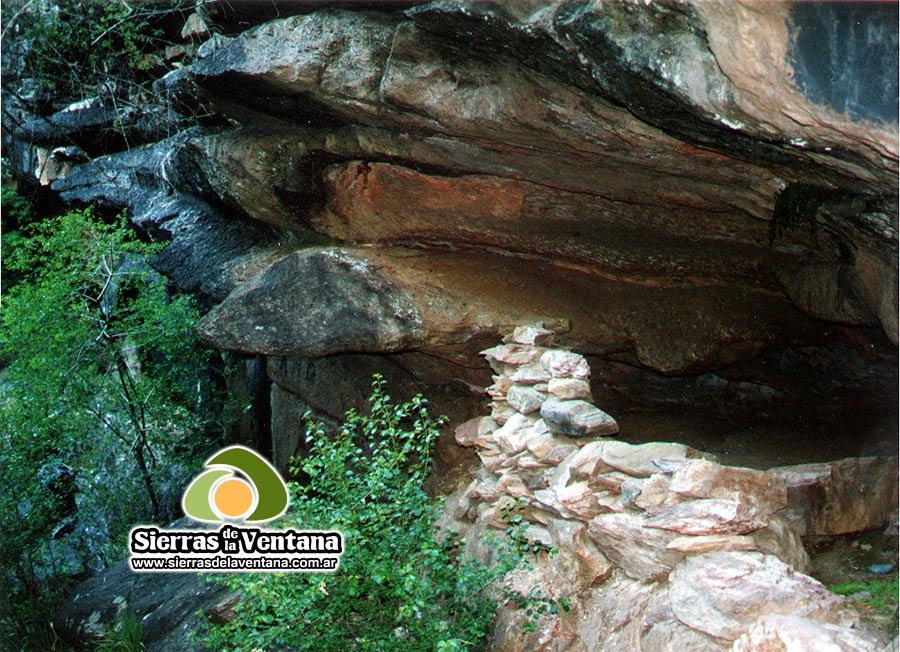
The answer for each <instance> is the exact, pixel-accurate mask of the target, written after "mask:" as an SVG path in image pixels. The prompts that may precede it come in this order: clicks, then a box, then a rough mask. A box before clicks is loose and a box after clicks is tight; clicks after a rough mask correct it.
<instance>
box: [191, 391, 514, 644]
mask: <svg viewBox="0 0 900 652" xmlns="http://www.w3.org/2000/svg"><path fill="white" fill-rule="evenodd" d="M439 425H440V420H438V419H434V418H433V417H432V416H431V415H430V414H429V412H428V406H427V402H426V400H425V399H423V398H422V397H421V396H416V397H414V398H413V399H412V400H410V401H408V402H406V403H401V404H394V403H392V402H391V400H390V397H389V396H387V395H386V394H385V391H384V381H383V380H382V379H381V378H380V377H378V376H376V377H375V381H374V383H373V390H372V395H371V398H370V399H369V413H368V414H359V413H357V412H355V411H351V412H349V413H348V414H347V417H346V421H345V422H344V424H343V426H342V428H341V430H340V431H339V432H338V433H337V434H336V435H331V434H326V432H325V430H324V428H323V427H322V426H321V425H320V424H318V423H316V422H314V421H312V420H309V419H308V420H307V437H308V442H309V443H310V450H309V454H308V456H307V457H306V458H305V459H303V460H301V461H300V465H299V468H298V469H297V471H298V472H300V473H302V474H303V476H304V477H305V478H306V480H305V481H304V482H303V483H301V484H296V483H292V495H293V501H292V507H291V509H290V511H289V512H288V514H287V515H286V516H285V517H283V519H282V521H281V522H280V525H282V526H288V525H290V526H294V527H304V528H307V529H325V528H328V529H330V528H334V529H337V530H340V531H341V532H343V534H344V539H345V552H344V555H343V557H342V559H341V566H340V568H339V569H338V570H337V572H336V573H334V574H333V575H332V574H299V573H298V574H290V573H283V574H265V575H263V574H252V575H251V574H246V575H240V576H237V577H232V578H229V579H227V580H224V581H226V582H227V583H228V584H229V585H230V586H231V587H233V588H234V589H237V590H240V591H241V592H242V593H243V599H242V600H241V601H240V603H239V607H238V609H237V615H236V617H235V618H233V619H232V620H231V621H230V622H228V623H226V624H224V625H219V626H211V628H210V629H209V631H208V632H207V636H206V643H207V644H208V645H209V646H210V647H212V648H213V649H217V650H248V649H264V650H270V649H290V650H316V651H328V650H377V651H379V652H389V651H391V650H397V651H400V650H403V651H415V650H422V651H426V650H427V651H428V652H433V651H434V650H440V651H442V652H450V651H455V650H474V649H479V648H480V647H481V646H482V645H483V643H484V640H485V637H486V636H487V633H488V627H489V625H490V622H491V619H492V617H493V614H494V612H495V610H496V607H497V602H496V599H494V598H492V597H491V594H496V593H498V592H497V591H486V590H485V589H486V587H489V586H490V585H491V584H492V583H493V582H495V581H496V580H498V579H499V578H500V577H502V576H503V575H504V574H505V573H506V572H507V571H509V570H510V569H511V568H512V567H514V566H515V565H516V563H517V562H518V561H519V560H520V558H521V556H520V555H519V554H518V553H517V552H516V550H515V549H514V547H509V548H508V549H507V551H506V552H505V553H503V554H501V555H500V560H499V562H498V563H497V564H496V565H494V566H491V567H487V566H485V565H482V564H479V563H477V562H475V561H473V560H471V559H470V558H468V557H464V556H462V555H461V554H460V552H461V551H460V550H459V546H458V544H457V543H455V542H453V541H451V540H449V538H446V539H444V540H443V541H442V542H438V541H436V538H435V530H434V523H435V521H436V518H437V513H438V507H439V501H438V500H436V499H433V498H430V497H429V496H428V495H427V494H426V493H425V491H424V489H423V483H424V481H425V478H426V476H427V474H428V473H429V470H430V467H431V462H432V449H433V445H434V442H435V439H436V438H437V436H438V429H439Z"/></svg>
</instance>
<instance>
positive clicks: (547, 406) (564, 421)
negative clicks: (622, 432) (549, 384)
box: [541, 396, 619, 437]
mask: <svg viewBox="0 0 900 652" xmlns="http://www.w3.org/2000/svg"><path fill="white" fill-rule="evenodd" d="M541 418H542V419H543V420H544V421H545V422H546V423H547V427H548V428H550V432H552V433H554V434H557V435H567V436H569V437H584V436H585V435H598V436H604V435H614V434H616V433H617V432H619V424H617V423H616V420H615V419H613V418H612V417H611V416H609V415H608V414H607V413H606V412H604V411H603V410H601V409H599V408H597V407H595V406H593V405H591V404H590V403H588V402H586V401H560V400H559V399H558V398H556V397H555V396H551V397H550V398H548V399H547V400H546V401H544V404H543V405H542V406H541Z"/></svg>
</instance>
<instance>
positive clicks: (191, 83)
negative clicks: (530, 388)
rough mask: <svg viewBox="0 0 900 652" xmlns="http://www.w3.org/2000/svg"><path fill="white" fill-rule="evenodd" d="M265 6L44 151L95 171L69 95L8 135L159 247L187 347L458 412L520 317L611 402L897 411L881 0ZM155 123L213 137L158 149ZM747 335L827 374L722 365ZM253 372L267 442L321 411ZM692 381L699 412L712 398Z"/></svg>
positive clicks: (892, 43)
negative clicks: (851, 1) (162, 241)
mask: <svg viewBox="0 0 900 652" xmlns="http://www.w3.org/2000/svg"><path fill="white" fill-rule="evenodd" d="M238 4H240V3H238ZM240 10H241V9H240V6H239V7H238V11H240ZM283 10H284V13H287V14H290V13H294V14H296V15H289V16H288V17H281V18H278V19H274V20H270V21H268V22H263V23H262V24H259V25H257V26H256V27H253V28H251V29H249V30H247V31H245V32H243V33H240V34H238V35H236V36H235V37H234V38H231V37H226V36H224V35H222V34H216V35H214V37H212V38H210V39H209V40H208V41H207V42H206V43H204V44H203V45H202V46H201V47H199V48H198V50H197V58H196V60H195V61H194V62H193V63H192V64H190V65H186V66H184V67H182V68H179V69H177V70H174V71H172V72H171V73H170V74H168V75H167V76H166V77H165V78H163V79H162V80H160V81H159V82H158V84H157V90H158V93H159V98H160V99H162V100H166V101H169V102H170V105H169V108H165V107H162V108H154V109H148V110H147V112H146V115H141V116H133V115H129V116H126V118H127V120H126V122H127V125H128V130H129V131H128V135H129V138H130V141H129V142H132V143H134V142H144V143H145V144H144V145H143V146H141V147H134V148H132V149H130V150H129V151H125V152H121V153H115V154H110V155H107V156H102V157H99V158H95V159H93V160H91V161H89V162H87V163H78V161H79V160H83V157H82V159H79V158H78V157H77V156H74V155H68V154H66V153H65V152H62V151H60V150H59V147H60V146H61V145H70V144H72V143H75V144H78V145H81V146H83V148H84V150H85V151H86V152H88V153H90V154H92V155H94V154H96V152H97V148H98V147H99V146H100V144H98V141H97V138H96V131H97V129H96V128H97V125H96V123H97V121H98V120H100V121H102V119H103V115H105V114H104V113H103V110H102V109H98V108H97V107H94V106H86V107H80V106H76V107H72V110H70V111H66V112H64V113H61V114H59V115H57V116H54V117H51V118H49V119H47V120H42V121H40V120H39V121H32V122H30V123H28V124H26V126H25V128H23V130H20V133H19V136H20V137H22V138H30V139H31V141H32V142H34V143H37V144H39V145H40V146H41V147H42V148H44V149H42V150H41V152H38V154H40V155H41V156H43V157H44V159H45V160H52V161H57V163H55V165H56V166H57V167H54V174H53V175H52V176H58V177H61V178H58V179H57V180H56V181H55V182H54V183H53V188H54V189H56V190H58V191H59V192H60V193H61V194H62V196H63V198H65V199H67V200H70V201H99V202H105V203H109V204H113V205H116V206H126V207H127V208H129V209H130V211H131V215H132V219H133V220H134V222H135V223H136V224H138V225H139V226H140V227H141V228H143V229H144V230H146V231H147V232H148V233H151V234H153V235H155V236H163V237H167V238H170V239H171V244H170V245H169V247H168V248H167V249H166V251H165V252H164V253H163V254H162V255H161V256H160V258H159V259H158V260H157V266H158V267H159V268H160V269H161V270H163V271H164V272H166V273H167V274H169V275H170V276H171V277H172V278H173V279H174V280H175V281H176V282H177V283H178V284H179V285H180V286H181V287H182V288H185V289H189V290H191V291H198V292H201V293H203V294H204V295H206V296H207V297H209V298H210V299H211V300H212V302H213V303H215V304H218V305H216V307H215V308H214V309H213V310H212V311H211V312H210V313H209V315H208V316H207V317H206V318H205V320H204V321H203V323H202V324H201V332H202V333H203V334H204V336H205V337H206V338H207V339H208V340H209V341H210V342H211V343H213V344H214V345H216V346H219V347H222V348H226V349H230V350H235V351H240V352H243V353H249V354H257V355H265V356H273V358H275V359H277V360H284V361H287V364H289V365H293V367H300V366H304V365H307V366H309V365H311V366H316V367H320V368H321V367H329V368H331V369H335V368H347V367H353V366H354V362H353V361H354V360H357V358H355V357H353V356H358V355H363V356H365V355H379V356H380V355H385V354H388V355H390V356H392V357H390V358H389V359H388V360H389V361H387V362H386V363H385V364H387V365H389V366H394V365H396V367H397V369H398V374H399V376H402V377H403V378H406V379H407V380H409V383H407V384H408V385H410V386H411V385H413V384H415V383H418V386H419V387H421V386H422V385H423V384H424V385H427V391H428V392H429V393H430V394H431V395H432V396H433V397H435V398H436V402H437V404H438V406H439V408H442V409H443V408H444V407H445V406H448V408H447V409H448V410H449V411H450V412H451V416H453V417H465V416H471V415H472V414H473V413H474V409H475V408H477V402H478V399H477V396H478V389H479V388H481V387H484V385H486V384H487V383H488V381H487V373H486V371H485V369H484V367H483V364H482V363H481V361H480V360H479V358H478V356H477V352H478V351H479V350H480V348H482V345H483V343H484V342H485V341H486V338H492V337H497V336H498V334H499V333H502V332H507V331H508V330H510V329H511V328H513V327H514V326H516V325H518V324H522V323H527V322H529V321H535V320H540V321H543V322H544V323H547V324H549V325H552V326H553V327H554V328H555V329H556V330H557V331H558V332H559V333H560V334H561V338H562V341H563V342H564V343H565V344H566V345H568V346H571V347H572V348H574V349H576V350H578V351H580V352H582V353H585V354H589V355H591V356H595V357H592V358H591V360H592V364H593V365H594V369H595V373H601V374H603V375H604V382H605V380H606V378H611V383H610V384H611V390H612V393H613V394H614V393H615V392H616V391H617V390H621V389H622V388H621V386H620V385H617V383H620V382H622V383H626V384H628V383H634V382H635V380H633V379H636V380H637V384H639V385H641V386H643V387H646V386H648V385H650V384H656V383H662V384H663V385H665V383H666V381H665V380H664V379H665V377H673V376H680V377H683V376H686V375H691V376H697V377H699V376H698V375H702V374H710V373H712V374H719V375H717V376H715V377H714V378H713V382H720V381H722V382H724V383H725V384H726V385H728V389H727V391H726V392H725V394H726V395H734V394H735V393H736V394H742V393H746V391H745V390H747V389H748V388H750V393H753V390H752V388H753V387H761V388H763V391H761V392H757V394H758V395H757V396H756V399H758V401H759V404H760V405H764V406H765V405H767V402H769V399H770V397H771V395H774V396H776V403H778V405H777V406H776V407H775V409H776V410H782V411H783V413H784V414H786V415H791V414H794V413H795V412H796V410H795V406H796V405H797V404H798V403H799V404H804V405H810V404H813V405H815V408H814V409H811V410H810V414H809V415H804V418H806V419H807V420H809V419H813V420H814V419H815V418H816V417H815V415H816V414H825V413H829V411H830V410H831V409H832V406H834V405H838V404H842V402H843V401H846V402H847V403H846V404H847V406H848V408H849V413H848V412H841V411H840V410H838V411H837V412H836V413H834V414H830V413H829V415H828V417H827V418H822V419H821V424H817V426H816V428H815V429H818V428H820V427H821V429H825V430H828V432H829V436H831V435H833V436H835V437H841V434H840V432H839V429H835V428H833V427H832V426H829V425H828V424H830V423H833V422H835V421H840V420H845V419H848V418H850V419H854V420H855V419H859V418H861V417H862V418H866V419H868V418H869V417H870V416H871V417H873V418H872V419H871V420H870V421H871V422H867V423H866V426H865V427H864V428H863V429H862V430H863V431H864V432H862V433H861V434H860V438H862V439H865V438H867V437H869V435H870V434H871V432H874V431H878V432H882V434H883V430H884V428H885V427H884V426H883V425H879V424H876V423H874V422H875V421H878V420H879V419H880V416H879V414H881V413H878V409H877V408H873V409H874V411H875V412H876V413H878V414H872V415H860V414H858V408H859V403H858V402H857V401H853V400H852V399H847V398H846V394H847V393H848V392H851V393H852V392H860V393H863V394H866V395H869V396H872V397H873V401H872V403H871V405H883V406H884V410H883V414H887V413H890V412H891V406H892V405H894V404H895V403H896V388H895V385H896V380H895V376H896V374H895V367H896V365H895V359H894V358H895V355H896V354H895V349H894V348H893V346H892V345H891V344H890V342H893V343H894V344H896V342H897V305H898V302H897V236H896V233H897V217H896V210H895V209H896V197H897V185H898V182H897V131H896V129H897V128H896V124H897V121H896V111H895V109H896V107H893V104H892V103H891V102H888V103H887V104H885V102H884V101H883V99H882V98H883V97H884V96H888V97H894V96H895V95H896V85H897V81H896V56H894V54H895V50H896V48H897V34H896V7H893V6H891V5H877V4H876V5H873V6H866V7H858V6H853V7H842V6H839V5H815V6H808V5H803V4H798V5H796V6H795V5H790V4H772V3H752V2H735V3H728V4H722V3H705V2H686V3H674V2H672V3H670V2H652V3H633V2H625V1H622V2H611V3H584V2H572V1H570V0H566V1H554V2H548V3H525V4H522V3H490V4H484V3H467V2H433V3H427V4H410V5H407V6H397V7H394V8H392V9H389V10H384V11H363V10H344V9H315V10H313V9H310V8H308V7H305V6H303V5H293V4H288V5H285V6H284V7H283ZM248 11H249V10H248ZM279 11H280V10H279ZM250 14H252V20H251V22H253V21H259V20H261V19H262V18H264V17H265V16H263V15H262V14H265V12H264V11H261V10H259V8H258V7H257V8H256V9H254V10H253V11H250ZM855 25H856V26H859V25H865V29H864V30H863V31H859V30H858V29H857V27H854V26H855ZM823 47H825V48H830V49H832V50H836V49H837V48H842V52H844V53H845V54H846V56H842V57H833V58H831V59H829V60H828V62H827V63H823V62H822V61H821V57H820V54H821V51H822V48H823ZM171 106H176V107H194V108H195V109H196V110H197V112H198V113H200V114H201V115H205V116H213V118H206V119H205V120H201V123H202V126H195V127H189V128H185V127H184V126H183V125H184V124H185V121H184V120H183V118H182V117H181V116H179V115H178V114H177V113H172V109H171V108H170V107H171ZM81 114H84V115H82V118H83V119H81V120H79V119H77V118H76V116H78V115H81ZM166 116H168V119H166ZM121 120H122V118H120V121H121ZM161 124H167V125H169V126H170V128H169V130H168V131H167V132H166V135H168V137H167V138H165V139H162V140H159V139H160V136H161V134H162V130H161V128H160V125H161ZM203 125H205V126H203ZM101 144H102V143H101ZM106 146H107V147H109V146H110V145H109V144H108V143H107V144H106ZM54 147H55V148H56V149H52V148H54ZM14 154H18V152H14ZM32 155H33V152H32ZM48 157H49V158H48ZM32 158H33V156H32ZM16 162H17V164H18V165H21V166H22V167H23V168H24V169H30V168H29V166H30V165H33V164H34V163H33V161H32V160H31V158H29V156H27V155H25V154H22V156H20V157H18V158H17V159H16ZM41 174H42V177H43V181H44V182H49V177H48V173H47V170H46V169H42V170H41ZM826 340H827V344H823V341H826ZM836 341H837V342H838V343H837V344H835V342H836ZM773 346H776V347H782V349H781V351H782V353H780V354H778V355H780V356H781V359H782V360H784V359H785V353H784V351H787V355H800V356H801V357H803V358H804V360H803V362H804V364H805V362H806V361H808V360H819V359H821V358H826V359H830V360H832V361H833V365H832V367H831V368H828V369H822V368H814V369H810V368H809V367H804V368H803V369H802V371H798V370H797V369H795V368H793V367H792V366H791V365H788V367H791V368H789V369H787V370H786V372H785V373H782V371H784V370H782V369H778V370H775V371H773V370H772V365H771V364H770V362H771V357H770V359H769V360H768V361H764V362H763V363H762V364H761V365H757V366H756V367H752V362H753V361H755V360H763V358H761V357H760V356H761V355H770V356H771V353H767V352H770V351H771V350H772V347H773ZM817 347H820V348H821V350H818V351H816V350H815V349H816V348H817ZM835 347H837V348H840V347H844V349H846V348H848V347H849V349H850V352H849V353H848V354H846V355H845V354H844V353H842V352H839V353H835V350H836V348H835ZM411 351H416V352H418V353H417V354H416V355H418V357H414V358H412V359H410V358H409V352H411ZM798 352H799V353H798ZM811 352H812V353H811ZM323 356H324V357H323ZM338 358H342V359H338ZM323 360H331V362H327V361H326V362H323ZM276 364H280V363H276ZM747 364H751V367H747V366H746V365H747ZM361 365H362V367H363V368H368V367H367V365H366V363H365V361H364V360H363V362H362V363H361ZM616 365H625V367H627V369H629V370H632V371H634V370H638V372H640V373H632V371H629V374H627V375H626V374H622V373H618V372H613V373H612V374H610V369H615V368H617V367H616ZM740 365H744V366H740ZM813 366H815V364H814V365H813ZM618 368H620V369H621V368H622V367H618ZM722 369H738V370H739V371H737V372H736V373H733V374H731V376H728V374H727V373H726V374H725V375H722V374H720V373H719V370H722ZM798 369H799V367H798ZM832 369H834V370H836V371H834V372H833V371H832ZM760 371H762V373H761V374H760V373H759V372H760ZM644 372H646V373H644ZM326 373H328V372H326ZM801 373H802V374H810V375H812V376H813V378H812V379H800V380H799V381H797V378H798V377H799V375H800V374H801ZM833 373H836V374H837V376H838V377H837V378H834V377H833V375H832V374H833ZM786 375H787V376H791V375H793V378H794V380H789V381H787V382H783V381H784V378H785V376H786ZM826 377H827V380H825V378H826ZM723 378H724V380H723ZM274 380H275V383H276V386H277V388H276V389H277V391H278V392H281V393H280V394H278V397H280V398H277V400H276V399H275V398H273V405H275V406H276V407H278V408H279V409H280V410H281V412H280V413H279V414H274V415H273V419H274V422H275V423H289V422H291V419H292V417H291V416H290V415H291V414H292V413H294V412H297V411H298V410H301V409H302V407H303V406H307V405H314V404H317V403H319V404H321V403H327V402H331V403H334V401H330V399H328V398H327V397H325V396H321V395H320V394H321V391H320V390H319V389H318V388H316V387H311V386H310V385H311V383H310V382H298V380H297V379H282V380H278V379H274ZM358 381H359V378H357V379H356V382H357V383H358ZM413 381H414V382H413ZM832 381H833V384H834V386H832V387H828V388H824V387H822V385H823V383H824V384H827V383H830V382H832ZM398 382H399V381H398ZM703 382H706V381H703ZM351 384H352V383H351ZM401 384H402V383H401ZM810 385H811V386H814V390H813V391H812V392H811V393H812V394H813V396H809V395H804V392H806V390H805V389H804V388H805V387H807V386H810ZM348 386H349V385H348ZM789 386H790V387H793V389H790V388H789ZM677 387H678V386H677V385H673V384H672V383H669V385H668V386H666V387H660V388H659V389H660V391H661V392H662V393H663V394H666V393H669V392H671V391H675V392H676V393H677V392H678V391H679V390H678V389H677ZM471 388H474V389H475V390H476V391H475V392H474V393H473V392H470V391H468V390H469V389H471ZM673 388H674V389H673ZM820 388H821V389H822V391H821V392H820V391H819V389H820ZM706 390H710V393H709V394H708V395H706V396H703V397H701V398H699V399H698V404H700V405H704V404H705V405H710V404H712V403H714V402H716V401H718V400H719V399H717V398H716V396H718V394H716V392H717V391H718V390H716V389H714V388H713V389H710V385H709V384H708V383H707V385H706V386H705V388H704V389H702V391H706ZM348 391H352V390H349V389H348ZM654 391H656V390H655V389H654ZM765 392H768V393H769V394H768V395H764V394H765ZM651 393H652V392H651ZM645 394H646V392H645ZM807 394H809V392H807ZM684 395H685V394H684V393H682V396H684ZM691 395H693V394H691ZM273 396H275V395H274V394H273ZM463 396H464V397H465V400H461V397H463ZM650 398H651V400H652V399H653V397H650ZM756 399H754V400H756ZM461 405H463V406H465V407H464V409H463V408H459V409H457V406H461ZM282 408H283V409H282ZM454 410H456V411H454ZM751 412H755V413H759V412H760V409H758V406H757V405H756V404H754V408H753V409H752V410H751ZM762 412H763V413H768V412H770V410H769V408H768V407H764V409H762ZM331 416H334V417H335V418H337V417H339V416H340V413H334V414H331ZM892 427H893V426H891V428H892ZM279 436H281V435H279V434H278V433H276V439H277V438H278V437H279ZM285 436H286V435H285ZM289 443H290V442H288V444H289ZM281 447H282V448H283V449H284V448H285V443H284V442H282V444H281ZM288 448H290V446H288ZM291 452H292V451H288V450H286V449H285V453H284V455H285V456H287V455H289V454H290V453H291ZM850 452H853V451H841V452H839V453H837V454H838V455H840V454H848V453H850ZM786 461H788V462H794V461H807V460H796V459H790V460H786ZM817 461H820V460H817Z"/></svg>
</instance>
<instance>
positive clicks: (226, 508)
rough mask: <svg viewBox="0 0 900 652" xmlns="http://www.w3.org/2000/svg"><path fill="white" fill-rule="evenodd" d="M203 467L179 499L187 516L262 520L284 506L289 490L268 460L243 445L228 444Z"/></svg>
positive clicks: (212, 520)
mask: <svg viewBox="0 0 900 652" xmlns="http://www.w3.org/2000/svg"><path fill="white" fill-rule="evenodd" d="M204 466H205V467H206V470H204V471H202V472H201V473H200V474H198V475H197V476H196V477H195V478H194V479H193V480H192V481H191V483H190V484H189V485H188V488H187V489H186V490H185V492H184V496H183V497H182V499H181V508H182V509H183V510H184V513H185V514H186V515H187V516H190V517H191V518H192V519H194V520H195V521H201V522H203V523H218V522H220V521H224V520H239V521H244V522H247V523H265V522H267V521H271V520H273V519H276V518H278V517H279V516H281V515H282V514H284V512H285V511H286V510H287V506H288V490H287V485H285V483H284V480H282V479H281V476H280V475H279V474H278V471H276V470H275V467H273V466H272V465H271V464H270V463H269V461H268V460H266V459H265V458H264V457H262V456H261V455H260V454H259V453H257V452H256V451H254V450H252V449H250V448H247V447H246V446H228V447H227V448H223V449H222V450H220V451H219V452H217V453H215V454H214V455H213V456H212V457H210V458H209V459H208V460H206V462H205V463H204Z"/></svg>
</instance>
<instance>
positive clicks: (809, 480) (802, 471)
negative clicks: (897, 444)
mask: <svg viewBox="0 0 900 652" xmlns="http://www.w3.org/2000/svg"><path fill="white" fill-rule="evenodd" d="M771 472H772V473H774V474H776V475H778V476H779V477H780V478H781V479H782V480H784V482H785V484H786V485H787V503H788V504H787V509H785V510H784V511H782V512H781V513H782V514H783V515H784V516H785V517H786V518H787V519H788V520H789V521H790V522H791V524H792V525H793V526H794V527H795V528H797V530H798V531H799V532H800V534H803V535H836V534H846V533H849V532H861V531H863V530H870V529H873V528H877V527H882V526H883V525H884V524H885V523H887V522H888V520H889V518H890V515H891V512H892V511H893V510H895V509H896V508H897V489H898V486H897V478H898V465H897V458H896V457H863V458H850V459H845V460H838V461H837V462H827V463H824V464H800V465H797V466H782V467H778V468H774V469H771Z"/></svg>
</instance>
